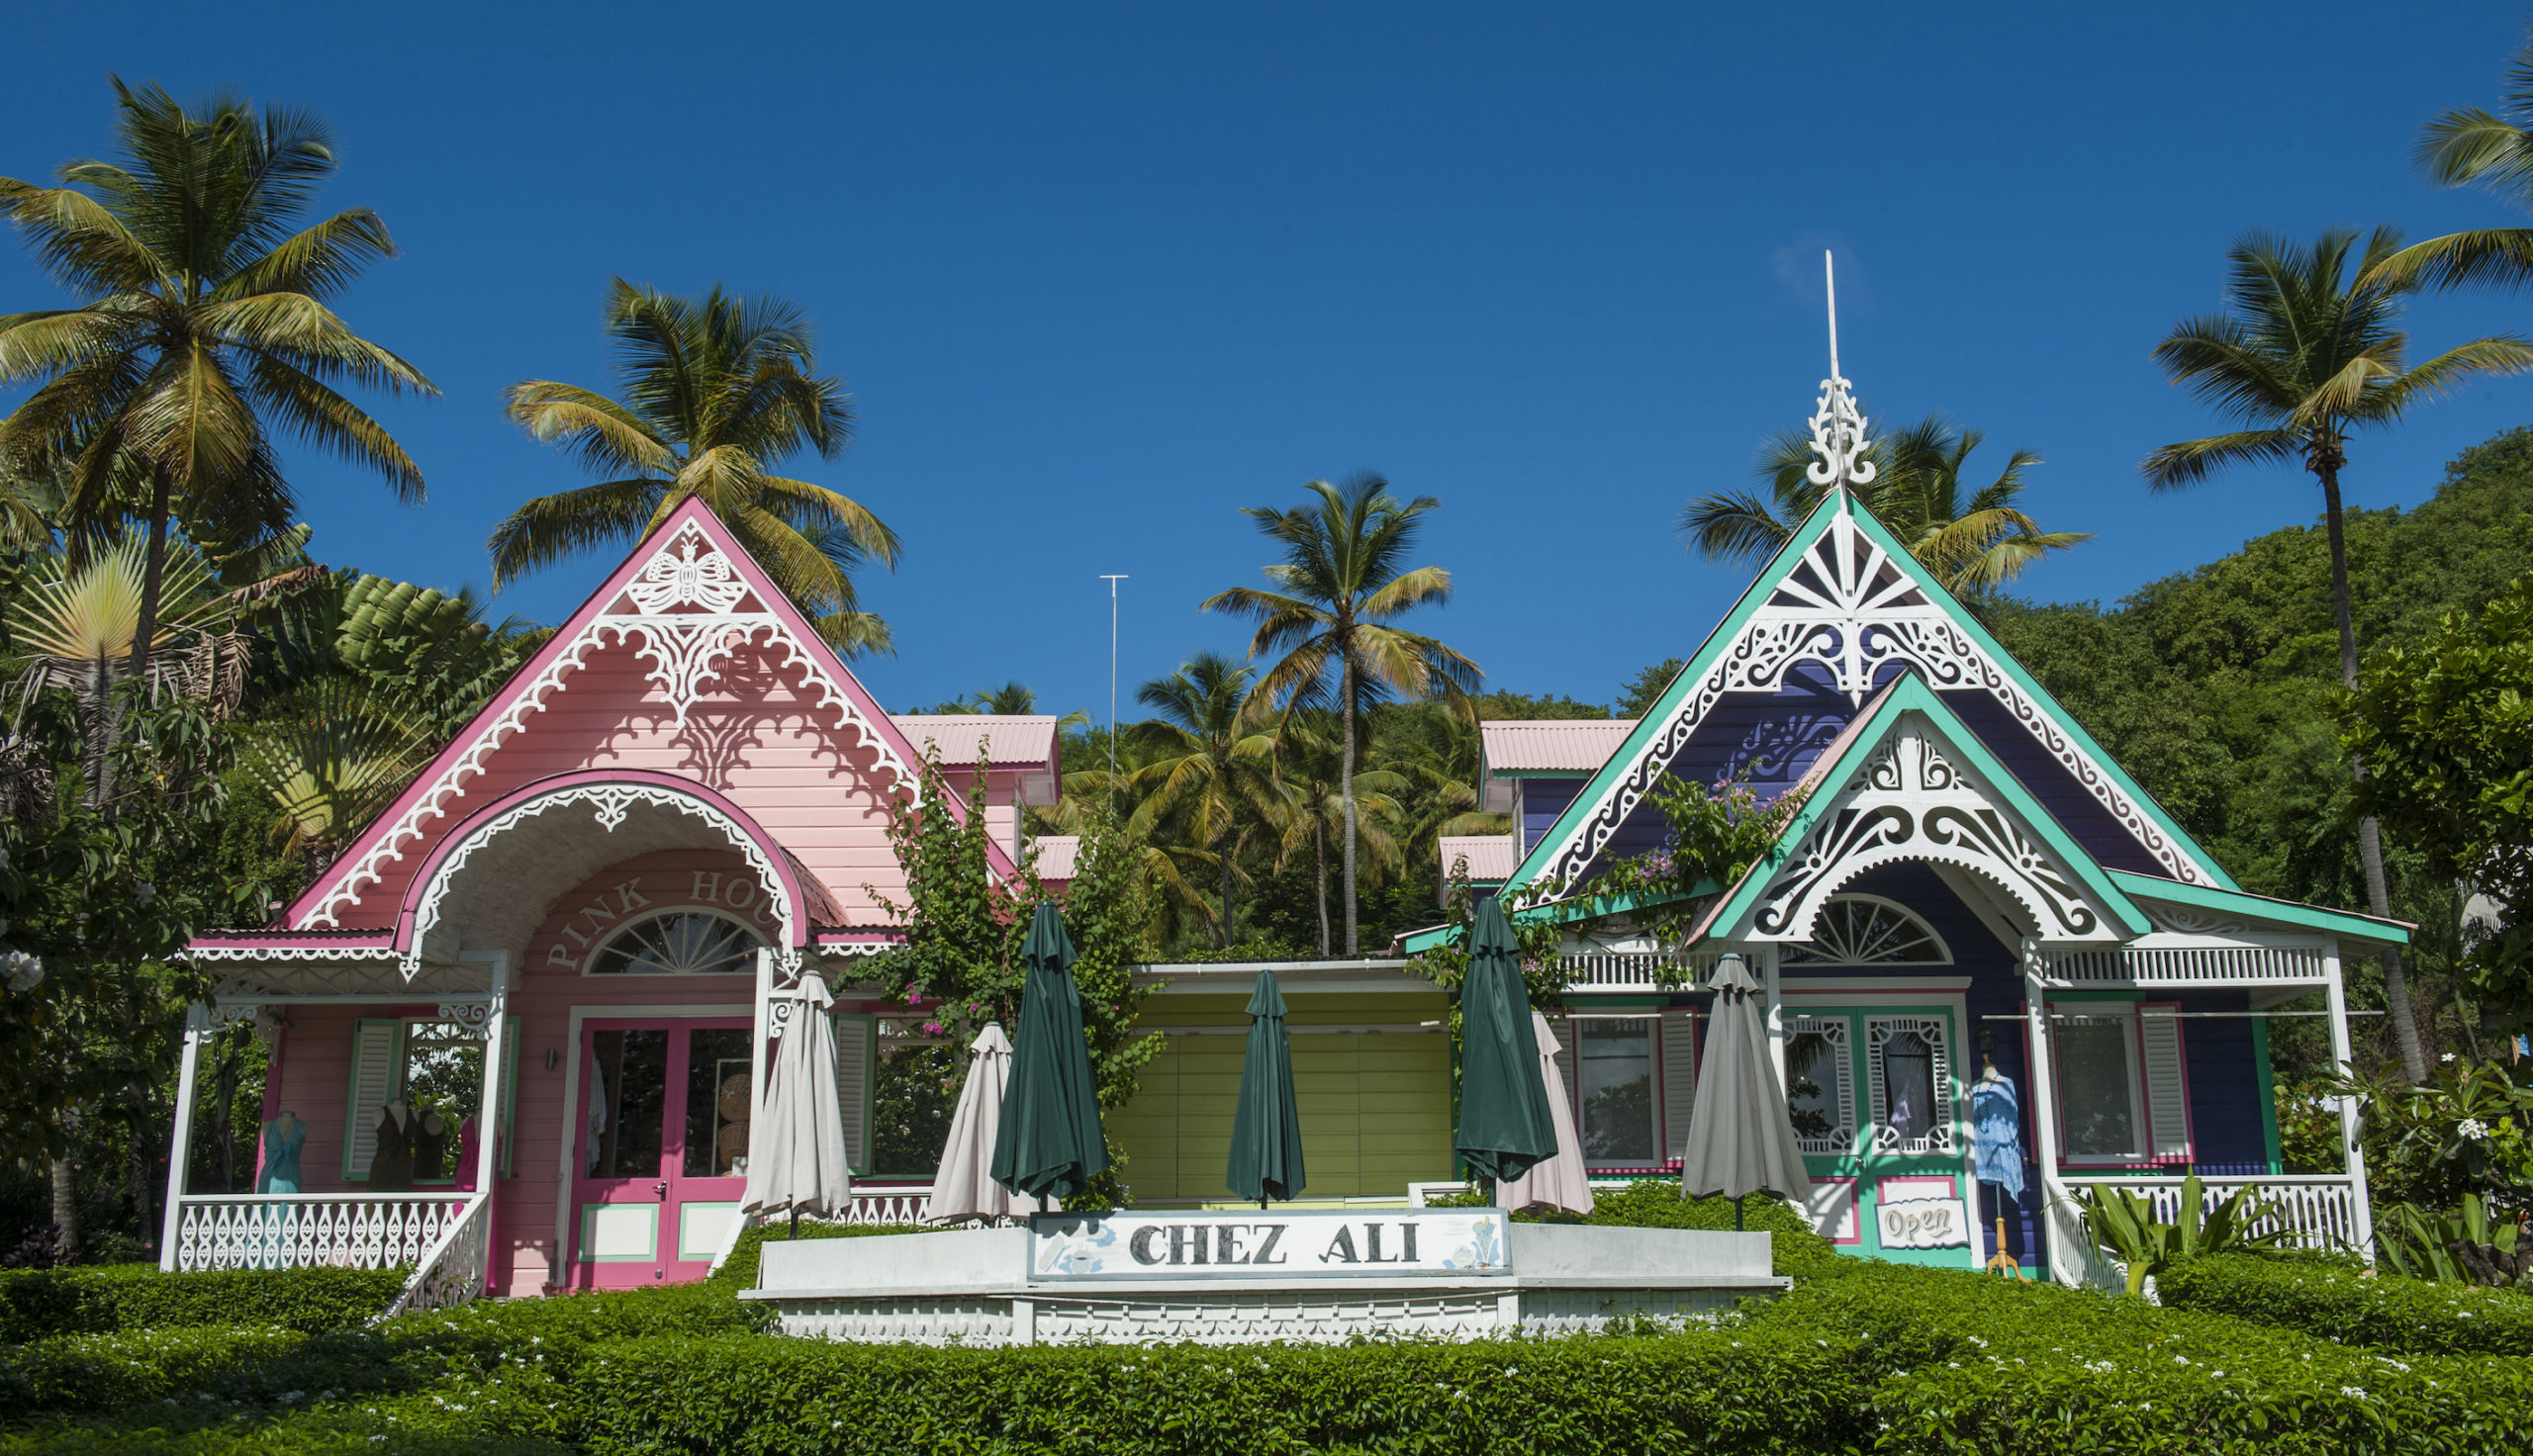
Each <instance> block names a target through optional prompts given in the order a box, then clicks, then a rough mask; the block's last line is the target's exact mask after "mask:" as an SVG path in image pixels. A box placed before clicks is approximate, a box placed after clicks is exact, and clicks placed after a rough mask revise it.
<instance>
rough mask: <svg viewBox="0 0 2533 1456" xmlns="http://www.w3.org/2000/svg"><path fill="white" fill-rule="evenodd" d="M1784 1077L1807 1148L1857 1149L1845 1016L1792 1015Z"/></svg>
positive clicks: (1798, 1135)
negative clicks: (1822, 1017)
mask: <svg viewBox="0 0 2533 1456" xmlns="http://www.w3.org/2000/svg"><path fill="white" fill-rule="evenodd" d="M1785 1076H1786V1094H1785V1103H1786V1109H1787V1111H1788V1112H1790V1113H1791V1114H1792V1115H1793V1118H1794V1138H1795V1141H1796V1142H1797V1143H1799V1144H1801V1145H1802V1148H1803V1150H1804V1151H1805V1152H1808V1153H1812V1154H1815V1155H1817V1156H1844V1155H1846V1154H1847V1153H1850V1152H1853V1151H1854V1150H1855V1140H1856V1097H1855V1089H1854V1087H1853V1086H1852V1084H1851V1083H1850V1082H1849V1081H1848V1071H1847V1021H1846V1018H1844V1017H1836V1018H1829V1019H1821V1020H1815V1019H1813V1018H1811V1017H1788V1018H1787V1019H1786V1024H1785Z"/></svg>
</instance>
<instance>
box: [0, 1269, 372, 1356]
mask: <svg viewBox="0 0 2533 1456" xmlns="http://www.w3.org/2000/svg"><path fill="white" fill-rule="evenodd" d="M406 1274H407V1271H405V1270H402V1269H222V1270H209V1271H205V1272H202V1273H197V1274H162V1273H160V1272H159V1271H158V1269H157V1268H156V1266H154V1265H150V1264H110V1265H105V1266H102V1267H89V1268H67V1269H19V1270H11V1271H8V1272H6V1273H0V1345H12V1344H24V1343H26V1342H27V1341H29V1340H37V1339H45V1338H47V1337H49V1336H53V1335H61V1334H105V1333H110V1332H112V1331H115V1330H122V1329H173V1328H178V1327H183V1326H188V1325H197V1324H250V1325H276V1326H279V1327H281V1328H285V1329H299V1330H306V1331H308V1332H311V1333H315V1332H317V1331H320V1330H327V1329H341V1328H346V1327H349V1326H352V1325H356V1324H359V1323H361V1322H363V1321H365V1320H368V1319H374V1318H376V1317H377V1316H379V1315H382V1314H384V1313H386V1310H387V1307H388V1306H389V1305H391V1304H393V1303H395V1300H396V1294H397V1291H399V1290H401V1289H403V1288H404V1287H405V1279H406Z"/></svg>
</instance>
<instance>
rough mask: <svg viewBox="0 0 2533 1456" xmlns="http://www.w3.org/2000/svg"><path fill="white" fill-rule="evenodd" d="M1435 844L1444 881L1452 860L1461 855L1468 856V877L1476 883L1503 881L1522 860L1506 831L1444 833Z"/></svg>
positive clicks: (1514, 842) (1516, 845)
mask: <svg viewBox="0 0 2533 1456" xmlns="http://www.w3.org/2000/svg"><path fill="white" fill-rule="evenodd" d="M1435 844H1436V846H1437V847H1438V848H1439V849H1440V850H1441V851H1442V859H1443V878H1444V880H1445V881H1446V882H1447V883H1448V882H1449V881H1450V879H1451V877H1452V865H1453V864H1454V862H1455V861H1457V860H1458V859H1459V858H1460V857H1461V856H1463V855H1465V856H1467V857H1468V877H1469V879H1470V880H1471V881H1472V882H1475V883H1479V884H1486V883H1497V884H1500V883H1502V882H1503V881H1504V880H1506V879H1509V878H1511V877H1512V874H1513V868H1514V866H1515V865H1520V864H1521V863H1522V848H1521V845H1520V843H1519V842H1518V841H1516V840H1515V839H1514V838H1513V836H1511V835H1509V834H1446V835H1443V836H1442V837H1440V838H1439V839H1437V840H1436V841H1435Z"/></svg>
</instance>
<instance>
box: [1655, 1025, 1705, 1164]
mask: <svg viewBox="0 0 2533 1456" xmlns="http://www.w3.org/2000/svg"><path fill="white" fill-rule="evenodd" d="M1697 1092H1698V1060H1697V1031H1696V1023H1695V1022H1693V1021H1692V1020H1691V1019H1690V1017H1689V1013H1688V1012H1687V1011H1686V1010H1682V1009H1673V1010H1669V1011H1665V1012H1663V1013H1662V1155H1663V1156H1664V1157H1665V1158H1677V1157H1682V1156H1685V1155H1686V1154H1687V1152H1688V1147H1689V1114H1690V1112H1691V1111H1692V1110H1693V1109H1694V1108H1695V1106H1696V1101H1697Z"/></svg>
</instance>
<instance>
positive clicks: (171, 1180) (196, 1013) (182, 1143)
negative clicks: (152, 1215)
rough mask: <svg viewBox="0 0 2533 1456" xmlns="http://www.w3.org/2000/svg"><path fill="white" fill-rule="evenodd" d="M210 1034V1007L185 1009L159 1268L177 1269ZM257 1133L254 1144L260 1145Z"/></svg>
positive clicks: (200, 1005) (159, 1237) (168, 1160)
mask: <svg viewBox="0 0 2533 1456" xmlns="http://www.w3.org/2000/svg"><path fill="white" fill-rule="evenodd" d="M209 1035H211V1008H209V1007H207V1006H205V1005H203V1004H202V1003H201V1002H199V1001H197V1002H195V1003H194V1004H193V1005H191V1006H188V1007H186V1008H185V1050H184V1055H183V1057H182V1059H181V1060H180V1061H179V1062H178V1064H177V1070H176V1130H175V1133H174V1135H173V1140H172V1142H171V1144H170V1146H169V1148H168V1151H167V1211H166V1215H165V1217H164V1219H163V1220H162V1221H161V1223H160V1226H159V1232H158V1267H159V1269H160V1270H161V1271H163V1272H166V1273H173V1272H175V1268H176V1229H177V1228H178V1226H179V1224H180V1223H181V1221H182V1220H183V1217H184V1207H183V1200H184V1196H185V1163H186V1162H187V1161H188V1160H189V1159H190V1157H191V1155H192V1153H193V1146H194V1073H195V1072H196V1071H197V1070H199V1069H200V1068H201V1066H202V1039H203V1038H205V1037H207V1036H209ZM261 1138H262V1135H261V1134H260V1133H258V1134H257V1145H258V1148H259V1150H260V1147H261Z"/></svg>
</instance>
